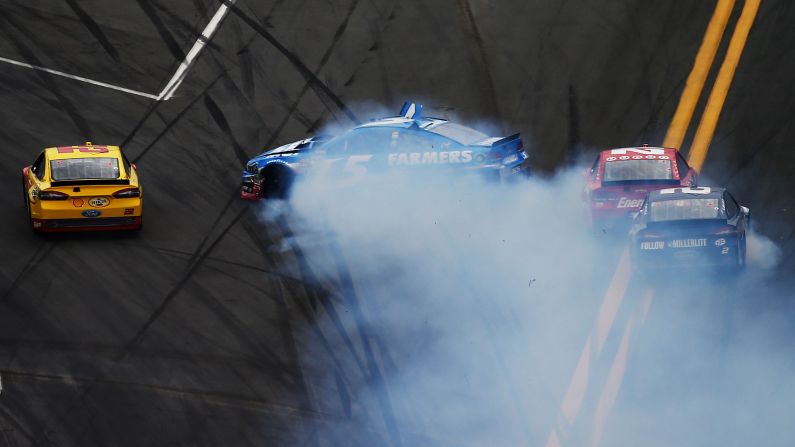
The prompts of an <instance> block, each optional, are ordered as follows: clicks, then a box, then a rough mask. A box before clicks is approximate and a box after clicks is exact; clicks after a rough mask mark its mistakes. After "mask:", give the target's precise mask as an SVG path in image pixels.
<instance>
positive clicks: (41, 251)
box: [0, 242, 56, 304]
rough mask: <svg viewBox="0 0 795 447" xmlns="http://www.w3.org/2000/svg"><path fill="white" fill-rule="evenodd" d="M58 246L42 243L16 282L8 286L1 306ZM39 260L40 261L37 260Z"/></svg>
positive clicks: (18, 275)
mask: <svg viewBox="0 0 795 447" xmlns="http://www.w3.org/2000/svg"><path fill="white" fill-rule="evenodd" d="M55 247H56V244H55V243H54V242H42V243H41V245H39V248H37V249H36V251H35V252H33V255H32V256H31V257H30V259H28V262H27V263H25V266H24V267H22V270H21V271H20V272H19V273H18V274H17V275H16V276H15V277H14V280H13V281H11V285H9V286H8V288H7V289H6V291H5V292H4V293H3V297H2V299H0V304H3V303H5V302H6V301H8V299H9V297H10V296H11V294H12V293H13V292H14V290H16V288H17V287H18V286H19V284H20V282H21V281H22V279H23V278H24V277H25V276H26V275H27V274H28V273H29V272H30V271H32V270H33V269H35V268H36V267H38V265H39V264H40V263H41V261H43V260H44V258H46V257H47V256H48V255H49V254H50V253H52V251H53V250H55ZM36 258H38V260H37V259H36Z"/></svg>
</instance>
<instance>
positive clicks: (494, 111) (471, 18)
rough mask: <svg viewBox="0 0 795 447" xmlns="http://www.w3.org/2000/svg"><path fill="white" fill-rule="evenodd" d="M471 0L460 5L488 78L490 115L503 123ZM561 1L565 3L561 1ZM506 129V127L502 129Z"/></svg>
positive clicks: (484, 72)
mask: <svg viewBox="0 0 795 447" xmlns="http://www.w3.org/2000/svg"><path fill="white" fill-rule="evenodd" d="M469 2H470V0H459V6H460V7H461V9H463V10H464V13H465V14H466V18H467V21H468V22H469V26H470V28H471V29H472V36H473V37H474V39H475V45H476V46H477V49H478V56H479V59H480V64H481V68H482V70H483V76H484V77H485V78H486V88H487V89H488V92H489V94H488V98H489V99H488V101H489V108H490V109H491V113H490V116H491V117H492V119H494V120H496V121H497V122H499V123H502V122H503V120H502V119H501V118H500V108H499V105H498V103H497V90H496V88H495V84H494V76H492V74H491V69H490V68H489V67H490V66H489V58H488V56H487V54H488V53H487V52H486V44H485V42H484V41H483V36H482V35H481V34H480V29H479V28H478V24H477V21H476V20H475V15H474V14H473V13H472V5H471V4H470V3H469ZM561 3H565V1H564V2H561ZM502 130H503V131H504V129H502Z"/></svg>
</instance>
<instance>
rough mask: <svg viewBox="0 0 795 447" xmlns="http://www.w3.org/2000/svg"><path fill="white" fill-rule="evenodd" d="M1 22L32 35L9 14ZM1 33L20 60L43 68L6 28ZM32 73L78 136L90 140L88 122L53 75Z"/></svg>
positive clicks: (38, 60)
mask: <svg viewBox="0 0 795 447" xmlns="http://www.w3.org/2000/svg"><path fill="white" fill-rule="evenodd" d="M2 22H5V24H8V25H11V26H12V27H13V28H15V29H16V30H17V31H19V32H20V33H21V34H23V35H25V36H31V35H32V33H30V32H29V31H28V30H27V29H25V28H23V27H22V25H20V24H19V23H17V21H16V20H14V19H12V18H11V15H9V14H0V23H2ZM2 31H3V33H4V34H5V35H6V37H8V40H10V41H11V42H12V43H13V44H14V46H15V47H16V48H17V50H18V51H19V53H20V54H21V55H22V58H23V59H24V60H25V61H26V62H27V63H28V64H30V65H37V66H40V67H42V66H44V64H43V63H42V61H41V60H40V59H39V57H38V56H37V55H36V53H35V52H34V51H32V50H31V49H30V48H28V47H27V45H25V44H24V43H23V42H22V41H21V40H20V39H18V38H17V36H15V35H14V34H12V33H10V32H9V31H8V29H7V27H6V26H2ZM31 40H32V39H31ZM34 73H35V74H36V76H37V77H38V78H39V80H41V82H42V84H43V85H44V87H45V88H47V89H48V90H50V91H51V92H52V93H53V95H55V97H56V98H57V99H58V103H59V104H60V105H61V108H62V109H63V111H64V112H66V114H67V115H69V118H71V119H72V122H73V123H74V124H75V127H76V128H77V130H78V132H79V133H80V135H81V136H83V137H84V138H86V139H88V140H91V139H92V138H91V137H92V135H93V134H92V132H91V127H90V126H89V125H88V121H86V119H85V118H84V117H83V115H81V114H80V112H79V109H78V108H77V107H76V106H75V105H74V104H72V102H71V101H69V100H68V99H67V98H66V97H65V96H64V95H63V93H62V92H61V89H60V88H58V85H57V84H56V82H55V79H54V77H53V75H51V74H49V73H45V72H43V71H39V70H34Z"/></svg>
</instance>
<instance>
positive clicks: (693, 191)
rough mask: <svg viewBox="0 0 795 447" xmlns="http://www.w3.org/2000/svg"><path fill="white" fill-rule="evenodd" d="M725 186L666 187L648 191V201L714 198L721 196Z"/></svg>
mask: <svg viewBox="0 0 795 447" xmlns="http://www.w3.org/2000/svg"><path fill="white" fill-rule="evenodd" d="M724 191H726V188H717V187H712V186H704V187H691V188H668V189H661V190H657V191H652V192H650V193H649V201H651V202H655V201H662V200H676V199H701V198H703V199H714V198H721V197H723V192H724Z"/></svg>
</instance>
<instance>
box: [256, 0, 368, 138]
mask: <svg viewBox="0 0 795 447" xmlns="http://www.w3.org/2000/svg"><path fill="white" fill-rule="evenodd" d="M358 5H359V0H354V1H353V2H351V5H350V7H349V8H348V12H347V14H346V15H345V19H343V21H342V23H340V25H339V26H338V27H337V30H336V32H335V33H334V37H333V38H332V39H331V44H330V45H329V46H328V48H326V51H325V53H323V57H321V58H320V62H319V63H318V65H317V67H316V68H315V71H314V72H313V73H312V76H313V77H314V78H315V79H316V78H317V75H318V74H320V72H321V71H322V70H323V68H325V66H326V64H327V63H328V61H329V59H330V58H331V54H332V53H333V52H334V48H336V46H337V43H339V40H340V39H341V38H342V36H343V34H345V30H346V29H347V28H348V23H349V22H350V19H351V16H352V15H353V13H354V12H355V11H356V7H357V6H358ZM311 87H312V82H311V81H307V82H306V83H305V84H304V86H303V87H302V88H301V91H300V92H299V93H298V96H297V97H296V98H295V101H293V103H292V104H291V105H290V108H289V109H287V114H286V115H285V116H284V118H282V121H281V122H280V123H279V125H278V126H276V130H275V131H274V132H273V133H272V134H271V137H270V139H269V140H268V142H267V143H265V146H266V147H270V146H272V145H273V143H274V142H275V141H276V140H277V139H278V138H279V136H280V135H281V133H282V131H283V130H284V127H285V126H286V125H287V123H288V122H290V118H291V117H292V115H293V113H294V112H295V110H296V109H297V108H298V105H299V104H300V103H301V100H302V99H303V98H304V95H306V92H307V91H309V89H310V88H311Z"/></svg>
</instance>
